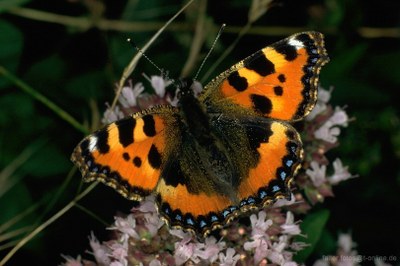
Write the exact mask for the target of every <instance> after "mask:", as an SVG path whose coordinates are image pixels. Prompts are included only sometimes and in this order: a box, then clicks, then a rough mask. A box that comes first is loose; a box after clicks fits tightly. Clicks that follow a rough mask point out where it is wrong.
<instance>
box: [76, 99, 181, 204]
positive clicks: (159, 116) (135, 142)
mask: <svg viewBox="0 0 400 266" xmlns="http://www.w3.org/2000/svg"><path fill="white" fill-rule="evenodd" d="M175 112H176V109H175V108H173V107H166V106H165V107H154V108H151V109H148V110H146V111H143V112H139V113H135V114H133V115H131V116H128V117H126V118H124V119H121V120H118V121H116V122H114V123H111V124H109V125H107V126H106V127H104V128H102V129H100V130H98V131H96V132H94V133H93V134H91V135H89V136H88V137H86V138H85V139H83V140H82V141H81V142H80V144H79V145H78V146H77V147H76V148H75V150H74V152H73V154H72V161H73V162H75V164H77V165H78V167H79V168H80V170H81V171H82V174H83V177H84V180H85V181H94V180H96V181H101V182H103V183H105V184H107V185H109V186H111V187H113V188H115V189H116V190H117V191H118V192H120V193H121V194H122V195H123V196H125V197H127V198H129V199H133V200H141V199H142V197H143V196H147V195H149V194H150V193H151V192H152V191H153V190H154V188H155V187H156V186H157V184H158V181H159V176H160V171H161V165H162V163H163V161H164V160H165V158H167V157H168V154H167V153H166V152H167V151H168V149H166V146H168V145H171V144H170V142H171V141H172V140H173V139H171V138H170V137H168V134H173V133H174V132H172V133H171V128H173V127H172V126H171V125H172V124H173V114H174V113H175ZM167 128H168V130H167ZM175 133H176V134H178V133H179V132H175Z"/></svg>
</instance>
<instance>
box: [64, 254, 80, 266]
mask: <svg viewBox="0 0 400 266" xmlns="http://www.w3.org/2000/svg"><path fill="white" fill-rule="evenodd" d="M61 257H63V258H64V259H65V260H66V262H64V263H62V264H61V265H62V266H83V264H82V259H81V256H78V257H77V258H76V259H75V258H73V257H71V256H65V255H61Z"/></svg>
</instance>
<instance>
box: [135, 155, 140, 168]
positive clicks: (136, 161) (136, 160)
mask: <svg viewBox="0 0 400 266" xmlns="http://www.w3.org/2000/svg"><path fill="white" fill-rule="evenodd" d="M133 164H134V165H135V166H136V167H138V168H139V167H140V166H142V159H140V157H137V156H135V158H133Z"/></svg>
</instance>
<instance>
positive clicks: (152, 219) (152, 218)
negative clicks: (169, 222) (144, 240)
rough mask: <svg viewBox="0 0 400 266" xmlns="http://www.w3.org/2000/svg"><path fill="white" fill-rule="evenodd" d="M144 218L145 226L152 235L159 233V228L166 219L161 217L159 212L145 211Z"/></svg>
mask: <svg viewBox="0 0 400 266" xmlns="http://www.w3.org/2000/svg"><path fill="white" fill-rule="evenodd" d="M144 219H145V224H144V226H145V227H146V228H147V229H148V230H149V233H150V235H151V236H152V237H153V236H155V235H156V234H157V233H158V230H159V229H160V228H161V227H162V226H163V225H164V221H163V220H161V219H160V216H159V215H158V213H154V212H148V213H145V214H144Z"/></svg>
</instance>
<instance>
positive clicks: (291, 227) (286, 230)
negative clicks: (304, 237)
mask: <svg viewBox="0 0 400 266" xmlns="http://www.w3.org/2000/svg"><path fill="white" fill-rule="evenodd" d="M281 228H282V229H283V231H282V233H283V234H288V235H299V234H300V233H301V230H300V226H299V225H298V224H296V223H294V216H293V213H292V212H290V211H288V212H287V213H286V221H285V223H284V224H282V225H281Z"/></svg>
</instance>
